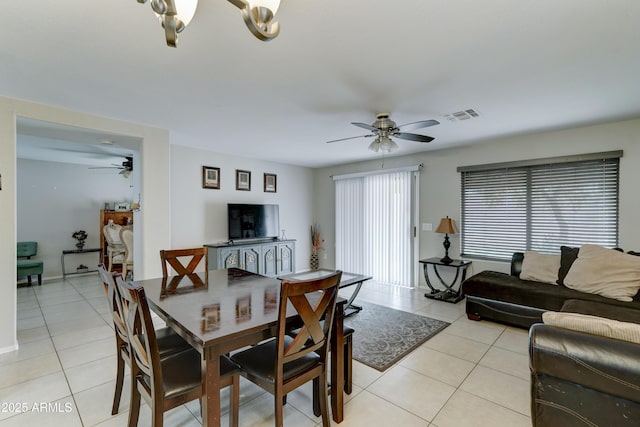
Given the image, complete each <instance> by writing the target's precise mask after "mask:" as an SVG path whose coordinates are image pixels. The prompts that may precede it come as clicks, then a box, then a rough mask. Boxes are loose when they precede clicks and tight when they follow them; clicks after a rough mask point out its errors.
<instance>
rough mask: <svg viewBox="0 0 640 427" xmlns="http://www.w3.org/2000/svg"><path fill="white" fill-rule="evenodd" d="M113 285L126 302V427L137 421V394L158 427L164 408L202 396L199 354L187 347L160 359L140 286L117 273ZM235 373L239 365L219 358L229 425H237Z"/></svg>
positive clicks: (236, 377)
mask: <svg viewBox="0 0 640 427" xmlns="http://www.w3.org/2000/svg"><path fill="white" fill-rule="evenodd" d="M116 284H117V286H118V287H119V290H120V293H121V295H122V298H123V301H126V306H127V309H126V311H125V324H126V326H127V332H128V334H129V337H130V338H129V339H130V343H131V345H130V347H131V356H132V360H131V362H132V363H131V365H132V371H131V381H132V390H131V405H130V408H129V427H135V426H137V424H138V417H139V415H140V398H141V397H142V398H144V400H145V401H146V402H147V404H148V405H149V407H150V408H151V414H152V415H151V417H152V426H153V427H162V425H163V422H164V413H165V412H166V411H168V410H170V409H173V408H175V407H177V406H180V405H183V404H185V403H187V402H190V401H191V400H194V399H200V398H201V397H202V377H201V356H200V353H199V352H198V351H196V350H195V349H194V348H190V349H187V350H184V351H181V352H179V353H174V354H171V355H169V356H167V357H165V358H160V354H159V351H158V341H157V338H156V334H155V330H154V328H153V322H152V321H151V312H150V310H149V305H148V302H147V298H146V296H145V292H144V288H142V287H134V286H133V285H131V284H129V283H126V282H125V281H124V280H122V278H121V277H119V276H116ZM238 373H239V367H238V366H237V365H236V364H235V363H233V362H232V361H231V360H230V359H229V358H228V357H226V356H222V357H221V358H220V386H221V387H227V386H231V393H230V405H229V425H230V426H232V427H237V425H238V405H239V401H240V381H239V376H238ZM201 404H202V402H201ZM201 407H202V406H201Z"/></svg>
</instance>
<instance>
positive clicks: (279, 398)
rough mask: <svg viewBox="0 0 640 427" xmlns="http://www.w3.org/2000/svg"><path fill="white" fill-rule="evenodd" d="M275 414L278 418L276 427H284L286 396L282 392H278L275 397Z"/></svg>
mask: <svg viewBox="0 0 640 427" xmlns="http://www.w3.org/2000/svg"><path fill="white" fill-rule="evenodd" d="M273 401H274V413H275V417H276V427H283V425H284V410H283V406H284V405H283V402H284V395H282V392H281V391H280V390H277V391H276V393H275V395H274V399H273Z"/></svg>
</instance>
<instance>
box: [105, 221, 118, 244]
mask: <svg viewBox="0 0 640 427" xmlns="http://www.w3.org/2000/svg"><path fill="white" fill-rule="evenodd" d="M121 229H122V226H121V225H118V224H115V223H114V222H113V221H110V222H109V224H107V225H105V226H104V227H102V234H103V235H104V239H105V240H106V241H107V245H109V246H111V245H120V244H122V243H121V242H120V230H121Z"/></svg>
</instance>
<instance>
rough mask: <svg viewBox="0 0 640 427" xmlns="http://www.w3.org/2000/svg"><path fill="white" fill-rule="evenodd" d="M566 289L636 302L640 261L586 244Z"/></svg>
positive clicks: (639, 259)
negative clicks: (634, 300)
mask: <svg viewBox="0 0 640 427" xmlns="http://www.w3.org/2000/svg"><path fill="white" fill-rule="evenodd" d="M564 284H565V286H566V287H568V288H571V289H575V290H577V291H582V292H588V293H592V294H598V295H602V296H604V297H607V298H614V299H617V300H619V301H626V302H630V301H633V296H634V295H635V294H636V293H638V289H640V258H639V257H636V256H633V255H628V254H625V253H623V252H618V251H614V250H611V249H606V248H603V247H600V246H596V245H584V246H582V247H581V248H580V251H579V252H578V258H577V259H576V260H575V261H574V262H573V265H572V266H571V269H570V270H569V273H567V275H566V277H565V278H564Z"/></svg>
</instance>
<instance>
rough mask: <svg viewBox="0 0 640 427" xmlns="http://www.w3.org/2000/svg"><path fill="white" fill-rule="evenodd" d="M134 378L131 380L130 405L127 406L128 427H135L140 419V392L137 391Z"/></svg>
mask: <svg viewBox="0 0 640 427" xmlns="http://www.w3.org/2000/svg"><path fill="white" fill-rule="evenodd" d="M137 381H138V380H137V379H136V378H135V376H134V377H132V378H131V384H132V386H131V403H130V404H129V426H128V427H137V426H138V418H139V417H140V392H139V391H138V387H137V384H136V382H137Z"/></svg>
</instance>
